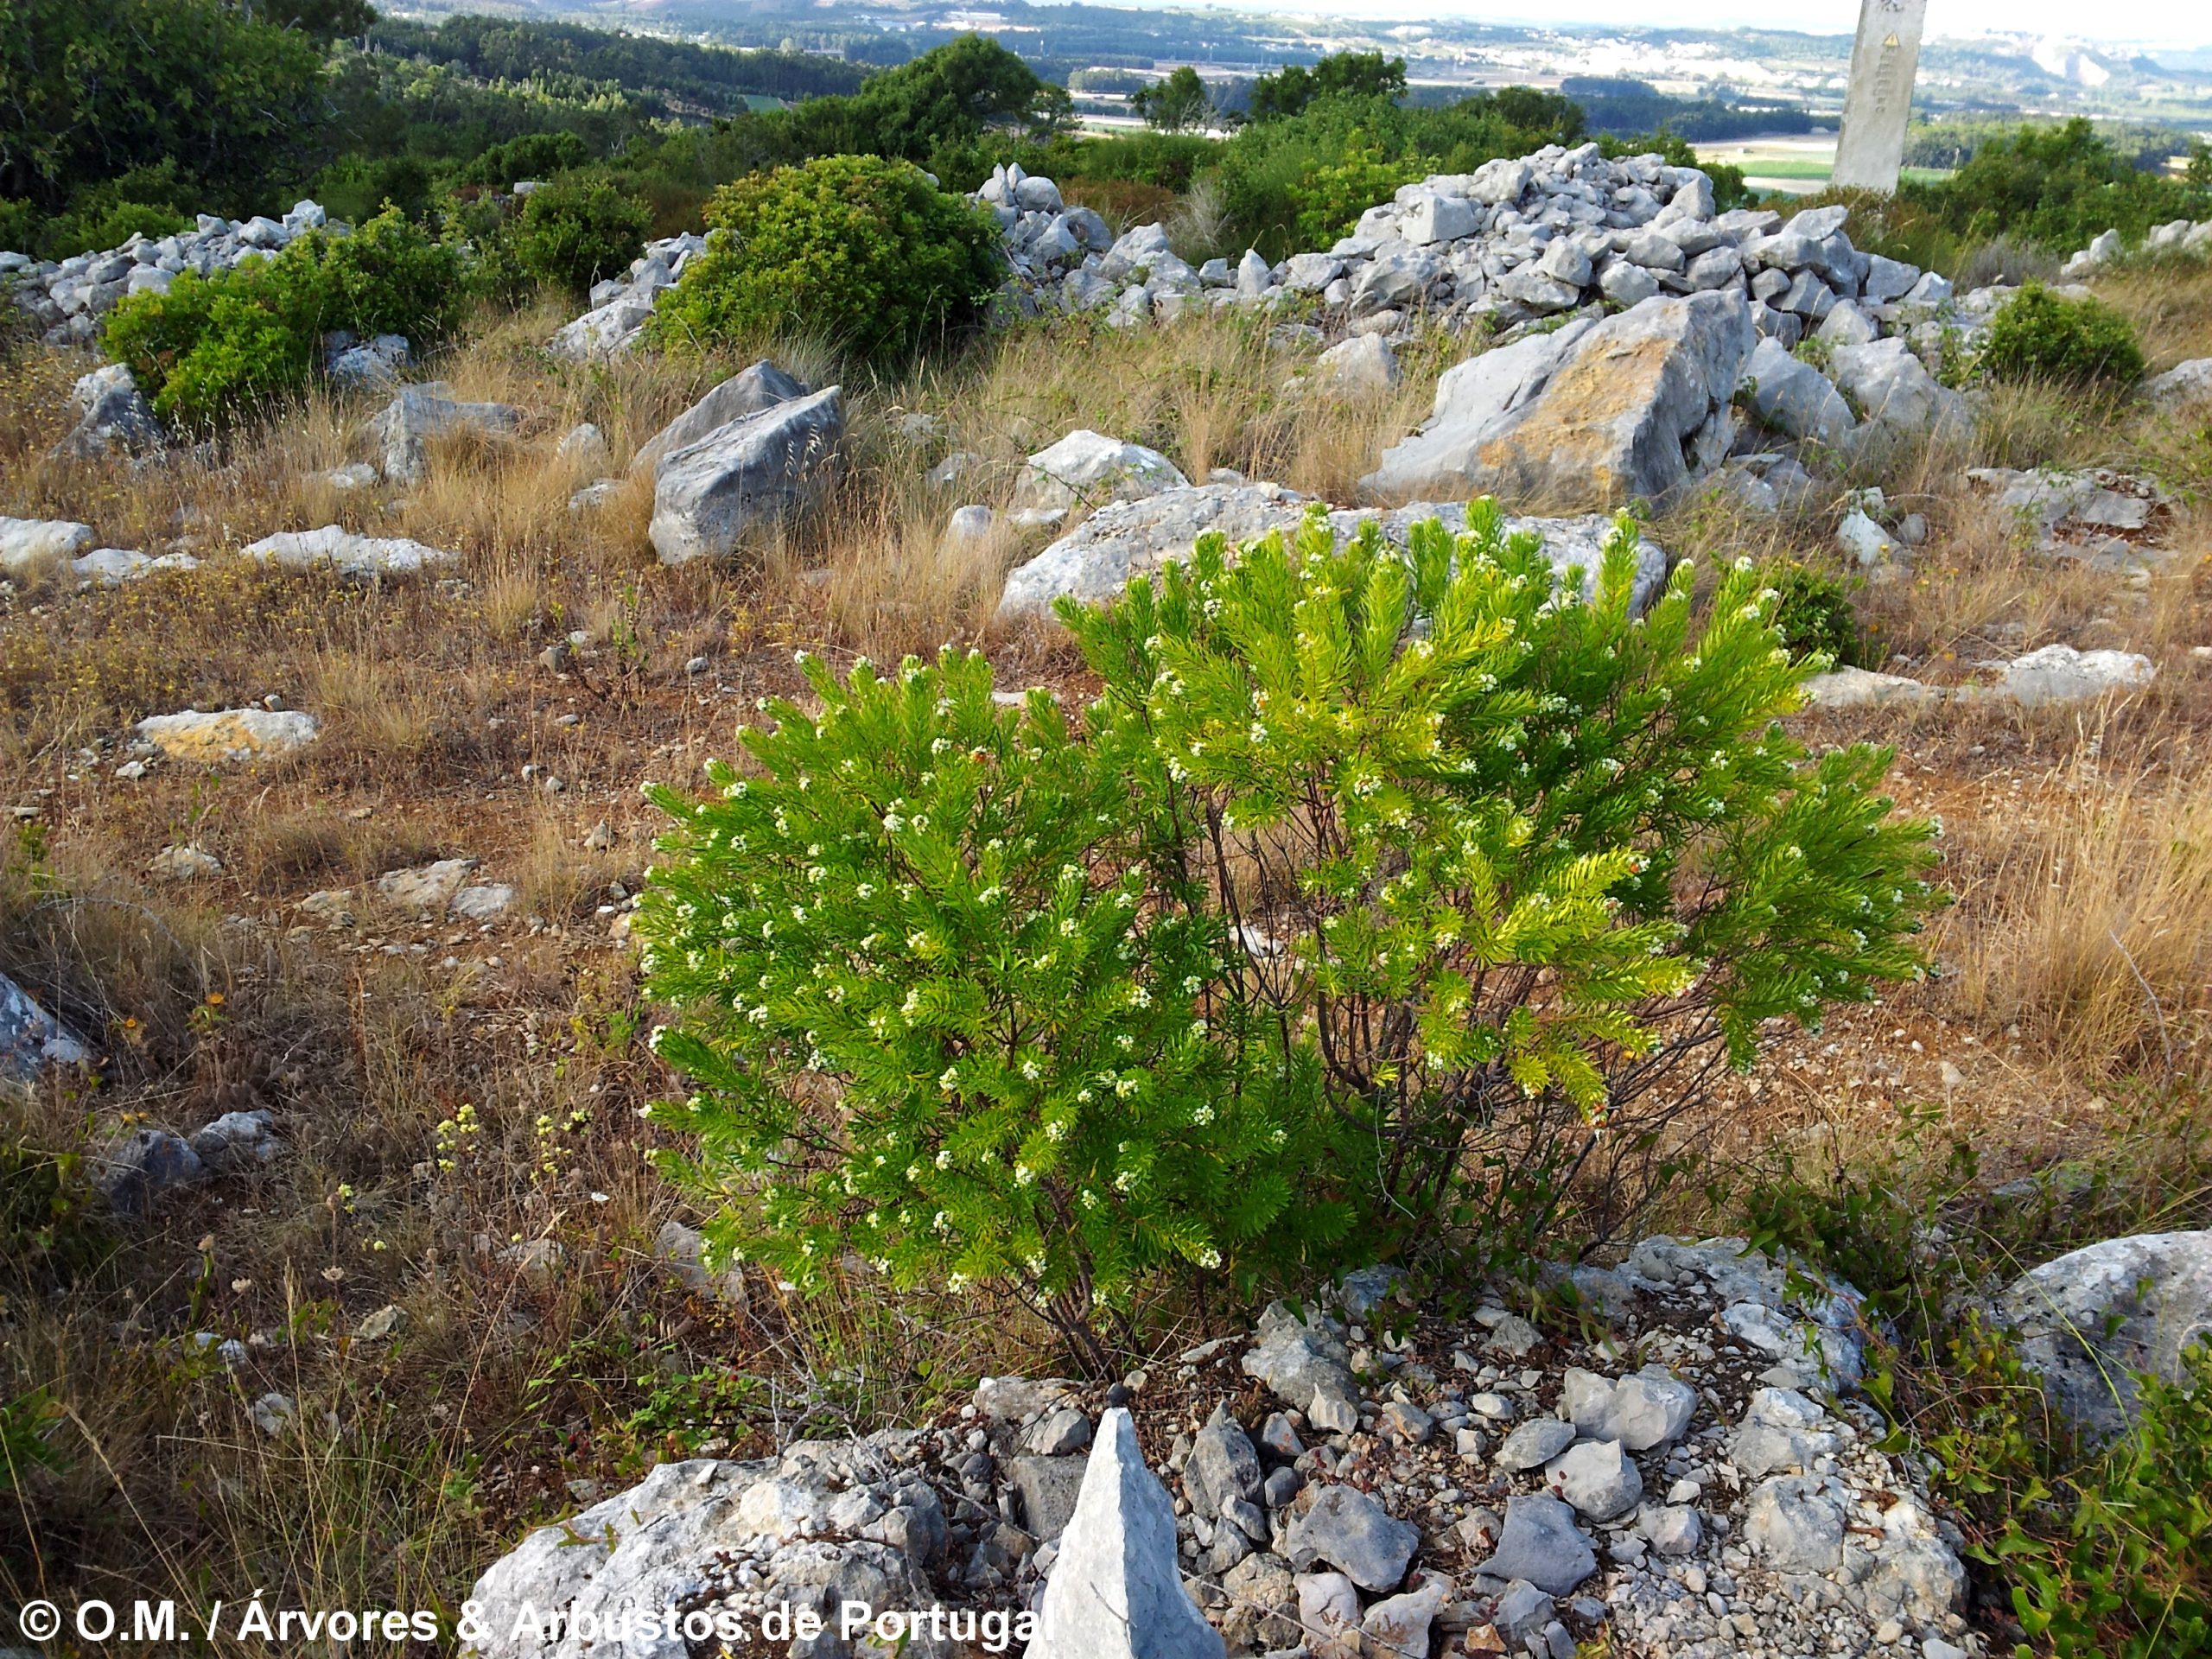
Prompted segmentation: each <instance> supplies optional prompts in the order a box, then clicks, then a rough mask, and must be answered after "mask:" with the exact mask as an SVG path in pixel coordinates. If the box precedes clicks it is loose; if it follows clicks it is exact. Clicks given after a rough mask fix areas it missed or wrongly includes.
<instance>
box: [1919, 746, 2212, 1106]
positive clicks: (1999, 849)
mask: <svg viewBox="0 0 2212 1659" xmlns="http://www.w3.org/2000/svg"><path fill="white" fill-rule="evenodd" d="M1979 851H1980V856H1979V857H1977V858H1976V859H1975V861H1974V865H1975V868H1974V877H1973V879H1972V880H1971V881H1969V882H1967V884H1965V885H1964V886H1963V887H1961V892H1960V899H1961V904H1960V907H1959V909H1958V910H1957V911H1955V912H1953V914H1952V917H1951V918H1950V921H1949V926H1948V937H1947V940H1946V944H1948V946H1949V947H1950V950H1954V951H1955V954H1956V957H1957V962H1958V969H1957V973H1956V978H1955V986H1954V992H1955V997H1956V1000H1957V1003H1958V1006H1959V1007H1961V1010H1962V1011H1964V1012H1965V1013H1966V1014H1967V1016H1968V1017H1970V1018H1972V1019H1974V1020H1979V1021H1980V1022H1982V1023H1983V1024H1985V1025H1987V1026H1991V1027H2018V1028H2020V1029H2021V1030H2022V1031H2024V1032H2026V1033H2031V1034H2032V1036H2033V1039H2034V1040H2036V1041H2037V1043H2038V1044H2040V1045H2041V1046H2044V1048H2045V1049H2046V1050H2047V1051H2048V1052H2051V1053H2052V1054H2054V1055H2055V1056H2056V1058H2058V1059H2060V1060H2061V1061H2062V1062H2063V1064H2065V1065H2068V1066H2069V1068H2073V1069H2075V1070H2078V1071H2081V1072H2083V1073H2085V1074H2088V1075H2104V1074H2114V1073H2124V1072H2126V1071H2131V1070H2137V1071H2153V1072H2160V1073H2173V1072H2177V1071H2180V1070H2183V1069H2188V1068H2190V1067H2192V1066H2193V1065H2195V1064H2196V1058H2195V1057H2196V1049H2197V1047H2198V1046H2199V1044H2200V1043H2201V1040H2202V1035H2203V1032H2202V1019H2203V1016H2204V1015H2205V1014H2206V1013H2207V1012H2208V1011H2212V996H2209V995H2208V988H2212V785H2208V783H2207V781H2206V779H2205V778H2204V776H2203V773H2202V769H2201V768H2198V767H2190V768H2189V769H2187V770H2186V771H2183V772H2174V771H2171V770H2164V769H2161V770H2159V771H2158V772H2120V773H2119V774H2118V775H2115V772H2114V769H2113V768H2112V767H2111V766H2107V765H2104V764H2101V763H2100V762H2098V761H2096V760H2091V759H2089V758H2088V757H2087V756H2085V755H2082V754H2079V753H2077V754H2076V755H2075V757H2074V759H2073V760H2071V761H2070V762H2069V764H2068V765H2067V766H2065V767H2064V768H2063V770H2062V771H2061V772H2059V773H2058V774H2057V775H2056V776H2054V777H2052V778H2050V779H2048V780H2047V781H2045V782H2044V783H2043V784H2042V785H2040V786H2039V787H2038V788H2037V790H2035V791H2033V793H2032V794H2030V795H2028V796H2027V797H2026V798H2021V799H2017V800H2016V801H2014V802H2013V803H2012V810H2008V811H2007V812H2006V813H2005V835H2004V836H2003V837H2002V838H2001V839H1998V838H1991V840H1990V841H1989V842H1987V843H1986V844H1985V845H1984V846H1983V847H1981V848H1980V849H1979ZM1947 954H1948V952H1947Z"/></svg>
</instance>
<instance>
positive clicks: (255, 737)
mask: <svg viewBox="0 0 2212 1659" xmlns="http://www.w3.org/2000/svg"><path fill="white" fill-rule="evenodd" d="M138 735H139V736H141V737H143V738H144V739H145V740H146V741H148V742H149V743H151V744H153V745H154V746H155V747H156V748H158V749H160V750H161V752H162V753H163V754H166V755H168V757H169V758H170V759H171V760H190V761H197V762H198V763H199V764H200V765H201V766H221V765H224V764H225V763H226V762H236V761H241V760H269V759H270V758H272V757H274V756H277V755H281V754H290V753H293V752H294V751H295V750H297V749H302V748H305V747H307V746H308V744H310V743H312V742H314V741H315V739H316V738H317V737H318V736H320V735H321V727H320V726H319V725H318V724H317V723H316V721H315V716H314V715H309V714H303V713H302V712H301V711H300V710H299V709H274V710H272V709H214V710H213V711H211V712H208V713H206V714H202V713H201V712H200V710H199V709H185V710H184V711H183V712H182V713H181V714H175V715H149V717H148V718H146V719H144V720H142V721H139V722H138Z"/></svg>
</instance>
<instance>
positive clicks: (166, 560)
mask: <svg viewBox="0 0 2212 1659" xmlns="http://www.w3.org/2000/svg"><path fill="white" fill-rule="evenodd" d="M199 568H200V561H199V560H197V559H195V558H194V557H193V556H192V555H191V554H189V553H162V554H159V555H156V556H151V557H149V556H147V555H146V554H143V553H140V552H136V551H134V550H130V549H128V548H121V547H96V548H94V549H93V550H92V551H91V552H89V553H87V554H86V555H84V556H82V557H81V558H74V559H72V560H70V561H69V574H70V575H73V576H74V577H76V578H77V580H78V581H79V582H91V583H92V584H93V585H94V586H96V587H100V588H120V587H121V586H122V585H123V584H124V582H138V581H141V580H143V578H145V577H147V576H150V575H156V574H158V573H159V572H161V571H164V570H197V569H199Z"/></svg>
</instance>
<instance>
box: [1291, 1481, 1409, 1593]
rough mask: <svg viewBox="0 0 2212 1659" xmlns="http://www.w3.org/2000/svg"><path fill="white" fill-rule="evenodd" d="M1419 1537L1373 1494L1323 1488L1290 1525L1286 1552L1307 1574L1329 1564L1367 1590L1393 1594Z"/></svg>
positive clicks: (1292, 1564)
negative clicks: (1317, 1565)
mask: <svg viewBox="0 0 2212 1659" xmlns="http://www.w3.org/2000/svg"><path fill="white" fill-rule="evenodd" d="M1420 1543H1421V1533H1420V1532H1419V1530H1417V1529H1415V1528H1414V1527H1412V1526H1410V1525H1408V1523H1407V1522H1403V1521H1401V1520H1398V1519H1397V1518H1396V1517H1395V1516H1393V1515H1391V1513H1390V1512H1389V1510H1386V1509H1384V1508H1383V1505H1382V1504H1381V1503H1379V1502H1378V1501H1377V1500H1376V1498H1375V1497H1373V1496H1372V1495H1370V1494H1369V1493H1366V1492H1363V1491H1359V1490H1358V1489H1357V1487H1351V1486H1325V1487H1323V1488H1322V1489H1321V1491H1320V1492H1319V1495H1317V1496H1316V1497H1315V1498H1314V1500H1313V1507H1312V1508H1311V1509H1309V1510H1306V1513H1305V1514H1304V1515H1302V1516H1299V1517H1298V1519H1297V1520H1296V1521H1295V1522H1292V1524H1291V1529H1290V1532H1289V1535H1287V1537H1286V1538H1285V1539H1284V1541H1283V1553H1284V1554H1285V1555H1286V1556H1287V1557H1288V1558H1289V1560H1290V1564H1291V1566H1292V1567H1295V1568H1297V1569H1298V1570H1299V1571H1300V1572H1304V1571H1305V1570H1306V1569H1307V1568H1308V1567H1312V1566H1313V1563H1314V1562H1316V1561H1326V1562H1327V1563H1328V1564H1329V1565H1330V1566H1331V1567H1335V1568H1337V1569H1338V1571H1339V1572H1341V1573H1344V1574H1345V1575H1346V1576H1347V1577H1349V1578H1350V1579H1351V1581H1352V1582H1353V1583H1354V1584H1356V1585H1357V1586H1359V1587H1360V1588H1361V1589H1363V1590H1370V1591H1375V1590H1392V1589H1395V1588H1396V1587H1397V1585H1398V1582H1399V1580H1402V1579H1403V1578H1404V1577H1405V1575H1406V1566H1407V1563H1408V1562H1409V1561H1411V1560H1413V1556H1414V1549H1415V1548H1418V1547H1419V1545H1420Z"/></svg>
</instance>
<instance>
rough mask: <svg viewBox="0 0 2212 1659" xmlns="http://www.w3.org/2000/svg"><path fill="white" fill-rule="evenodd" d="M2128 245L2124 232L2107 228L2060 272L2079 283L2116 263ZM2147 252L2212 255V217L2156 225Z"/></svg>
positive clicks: (2145, 241)
mask: <svg viewBox="0 0 2212 1659" xmlns="http://www.w3.org/2000/svg"><path fill="white" fill-rule="evenodd" d="M2127 251H2128V250H2127V244H2126V239H2125V238H2122V237H2121V235H2120V232H2118V231H2116V230H2114V231H2107V232H2104V233H2103V234H2102V235H2101V236H2098V237H2094V238H2091V240H2090V243H2089V245H2088V247H2086V248H2082V249H2080V250H2078V251H2075V254H2074V255H2073V256H2072V257H2070V258H2069V259H2068V260H2067V262H2066V263H2065V264H2063V265H2061V266H2060V267H2059V270H2058V274H2059V276H2060V277H2063V278H2064V279H2065V280H2066V281H2068V282H2078V281H2080V280H2081V279H2082V277H2089V276H2094V274H2095V273H2096V272H2098V271H2100V270H2103V269H2104V268H2105V267H2106V266H2107V265H2110V264H2116V263H2117V262H2118V261H2120V259H2121V258H2123V257H2126V253H2127ZM2139 251H2140V252H2143V253H2177V254H2183V255H2186V256H2189V257H2194V258H2200V259H2201V258H2212V219H2171V220H2169V221H2168V222H2167V223H2165V224H2164V225H2154V226H2152V227H2151V229H2150V231H2149V232H2147V233H2146V234H2145V236H2144V238H2143V245H2142V247H2141V248H2140V249H2139Z"/></svg>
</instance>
